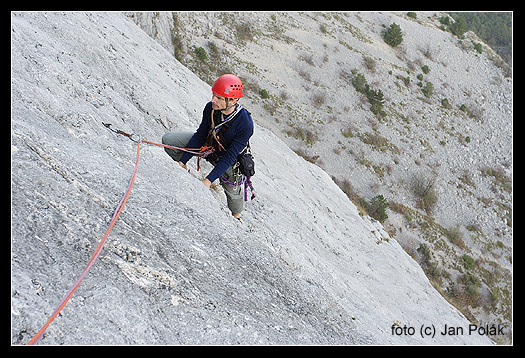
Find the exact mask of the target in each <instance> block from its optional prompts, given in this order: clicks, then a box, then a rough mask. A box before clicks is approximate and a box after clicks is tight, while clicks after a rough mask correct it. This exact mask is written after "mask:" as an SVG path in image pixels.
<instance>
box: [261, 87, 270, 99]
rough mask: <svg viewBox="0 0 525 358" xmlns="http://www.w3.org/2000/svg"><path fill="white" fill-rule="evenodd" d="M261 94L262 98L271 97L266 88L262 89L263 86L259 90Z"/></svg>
mask: <svg viewBox="0 0 525 358" xmlns="http://www.w3.org/2000/svg"><path fill="white" fill-rule="evenodd" d="M259 94H260V95H261V98H262V99H267V98H270V94H269V93H268V91H267V90H265V89H262V88H261V89H260V90H259Z"/></svg>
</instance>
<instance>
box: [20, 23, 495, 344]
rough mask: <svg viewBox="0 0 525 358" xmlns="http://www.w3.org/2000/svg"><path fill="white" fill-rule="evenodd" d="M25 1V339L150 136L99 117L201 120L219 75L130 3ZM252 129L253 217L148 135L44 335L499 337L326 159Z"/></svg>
mask: <svg viewBox="0 0 525 358" xmlns="http://www.w3.org/2000/svg"><path fill="white" fill-rule="evenodd" d="M11 16H12V18H11V19H12V28H11V31H12V32H11V36H12V55H11V56H12V57H11V63H12V93H11V96H12V119H11V121H12V139H11V156H12V175H11V190H12V229H11V231H12V239H11V240H12V241H11V245H12V246H11V250H12V264H11V270H12V277H11V292H12V293H11V310H12V316H11V317H12V322H11V324H12V326H11V336H12V338H11V341H12V344H24V343H27V342H28V341H29V339H30V338H31V337H32V336H33V335H34V334H35V333H36V332H37V331H38V330H39V329H40V327H41V326H42V325H43V324H44V323H45V322H46V320H47V318H48V317H49V316H50V315H51V313H52V311H53V309H54V308H55V306H56V305H57V304H58V302H59V301H60V299H61V298H62V297H63V295H64V294H65V293H66V292H67V291H68V290H69V288H70V287H71V285H72V284H73V283H74V282H75V280H76V279H77V278H78V276H79V275H80V273H81V271H82V269H83V268H84V267H85V266H86V265H87V263H88V260H89V258H90V256H91V255H92V253H93V251H94V249H95V247H96V246H97V245H98V242H99V241H100V239H101V236H102V235H103V233H104V232H105V230H106V228H107V226H108V223H109V220H110V217H111V214H112V212H113V209H114V208H115V206H116V205H117V204H118V201H119V199H120V197H121V196H122V194H123V193H124V191H125V188H126V186H127V183H128V180H129V177H130V175H131V172H132V170H133V165H134V160H135V155H136V149H137V144H136V143H134V142H132V141H130V140H128V139H127V138H125V137H123V136H117V135H115V134H114V133H112V132H110V131H108V130H107V129H106V128H104V127H103V126H102V125H101V121H104V122H110V123H113V125H114V126H115V127H118V128H120V129H122V130H124V131H127V132H132V133H137V134H140V135H142V136H143V137H144V138H145V139H148V140H151V141H156V142H158V141H160V137H161V136H162V135H163V133H165V132H166V131H172V130H194V129H195V128H196V126H197V125H198V123H199V122H200V117H201V112H202V109H203V108H204V105H205V104H206V102H207V101H209V100H210V87H209V86H208V85H207V84H206V83H204V82H202V81H201V80H199V79H198V78H197V77H196V76H195V75H194V74H193V73H192V72H190V71H189V70H188V69H187V68H185V67H184V66H182V65H181V64H180V63H178V62H177V61H176V60H174V59H173V57H172V55H171V54H170V53H169V52H168V51H167V50H166V49H164V48H163V47H162V46H161V45H159V44H158V43H157V42H155V41H154V40H152V39H151V38H150V37H149V36H148V35H147V34H146V33H145V32H143V31H142V30H141V29H140V28H139V27H138V26H136V25H135V24H134V23H133V22H132V21H131V20H130V19H128V18H127V17H126V16H124V15H122V14H118V13H110V14H105V13H93V14H91V13H36V14H35V13H13V14H12V15H11ZM248 109H249V108H248ZM255 121H256V122H257V118H255ZM251 145H252V150H253V152H254V154H255V157H256V166H257V167H256V170H257V174H256V176H255V177H254V178H253V183H254V186H255V189H256V193H257V198H256V199H255V200H254V201H253V202H249V203H248V204H247V207H246V210H245V212H244V218H245V221H244V223H243V224H240V223H238V222H237V221H236V220H234V219H232V218H231V216H230V214H229V212H228V210H227V209H226V205H225V198H224V194H223V193H222V192H221V191H220V190H219V189H217V190H210V189H207V188H205V187H204V186H203V185H202V184H201V183H200V180H198V179H197V178H195V176H193V175H191V174H189V173H187V172H186V171H184V170H183V169H181V168H180V167H179V166H178V165H177V164H176V163H174V162H173V161H172V160H171V159H170V158H169V157H168V156H167V155H166V154H165V153H164V151H163V150H162V149H161V148H158V147H154V146H147V145H145V144H142V145H141V152H140V164H139V168H138V174H137V178H136V181H135V186H134V188H133V191H132V193H131V196H130V198H129V200H128V202H127V204H126V207H125V208H124V211H123V212H122V214H121V216H120V218H119V220H118V221H117V224H116V225H115V227H114V229H113V231H112V232H111V235H110V237H109V239H108V242H107V244H106V247H105V248H104V252H103V253H102V255H101V256H100V257H99V259H98V261H97V262H96V263H95V265H94V266H93V268H92V269H91V271H90V273H89V274H88V275H87V277H86V278H85V279H84V281H83V282H82V284H81V285H80V288H79V289H78V290H77V291H76V293H75V295H74V296H73V298H72V299H71V300H70V302H69V303H68V305H67V306H66V307H65V308H64V310H63V311H62V314H61V315H60V316H58V317H57V318H56V319H55V321H54V322H53V323H52V324H51V325H50V326H49V328H48V329H47V331H46V333H45V335H44V337H43V338H42V340H41V341H40V344H43V345H45V344H163V345H166V344H492V341H491V340H490V339H489V338H488V337H487V336H486V335H480V334H468V332H469V331H468V327H469V321H468V320H467V319H465V317H464V316H463V315H462V314H461V313H459V312H458V311H457V310H456V309H455V308H454V307H453V306H452V305H450V304H449V303H448V302H447V301H446V300H445V299H443V298H442V297H441V296H440V294H439V293H438V292H437V291H436V290H435V289H434V288H433V287H432V285H431V284H430V283H429V281H428V279H427V278H426V277H425V275H424V273H423V271H422V270H421V268H420V267H419V266H418V264H417V263H416V262H415V261H414V260H413V259H412V258H411V257H410V256H409V255H407V254H406V253H405V252H404V251H403V249H402V248H401V246H400V245H399V244H398V243H397V242H396V241H395V240H393V239H389V238H388V237H387V234H386V233H385V232H384V231H383V230H382V228H381V227H380V226H379V225H377V224H376V223H374V222H372V221H371V220H370V219H369V218H366V217H365V218H363V217H361V216H360V215H359V214H358V211H357V209H356V207H355V206H354V205H353V204H352V203H351V202H350V201H349V200H348V198H347V197H346V196H345V194H344V193H343V192H342V191H341V190H340V189H339V188H338V187H337V185H335V184H334V182H333V181H332V180H331V178H330V177H329V176H328V175H327V174H326V173H325V172H324V171H323V170H321V169H320V168H319V167H317V166H315V165H312V164H310V163H308V162H306V161H304V160H303V159H302V158H300V157H298V156H297V155H296V154H295V153H294V152H293V151H291V150H290V149H289V148H288V147H287V146H286V145H285V144H284V143H283V142H282V141H281V140H279V139H278V138H277V137H276V136H275V135H274V134H272V133H271V132H270V131H268V130H266V129H264V128H262V127H260V126H256V131H255V135H254V137H253V140H252V141H251ZM194 163H195V161H193V162H192V164H194ZM209 169H210V168H209V165H205V166H204V168H202V169H201V170H202V171H203V172H204V173H205V172H206V171H207V170H209ZM192 170H193V171H194V169H193V168H192ZM199 175H200V173H199ZM445 324H446V325H448V326H450V327H461V328H462V329H463V330H464V334H458V335H441V334H439V332H440V331H441V330H442V329H443V327H444V326H445ZM423 325H424V326H428V327H430V326H431V325H434V327H435V329H436V330H437V331H436V335H435V337H433V338H431V337H425V338H422V337H421V335H420V328H421V327H422V326H423ZM397 327H400V329H399V330H397ZM405 327H406V328H409V327H413V328H414V332H415V334H413V335H411V334H409V333H410V332H411V331H410V330H408V331H407V329H405V330H404V333H401V334H397V333H399V332H398V331H401V330H402V329H401V328H405ZM393 331H394V332H395V333H394V334H393Z"/></svg>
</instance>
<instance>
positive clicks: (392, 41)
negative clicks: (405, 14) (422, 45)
mask: <svg viewBox="0 0 525 358" xmlns="http://www.w3.org/2000/svg"><path fill="white" fill-rule="evenodd" d="M383 39H384V40H385V42H386V43H387V44H389V45H390V46H392V47H396V46H398V45H399V44H400V43H401V42H403V34H402V33H401V27H399V25H398V24H396V23H395V22H394V23H393V24H392V25H390V28H389V29H388V30H386V31H384V32H383Z"/></svg>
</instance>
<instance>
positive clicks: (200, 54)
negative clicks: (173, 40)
mask: <svg viewBox="0 0 525 358" xmlns="http://www.w3.org/2000/svg"><path fill="white" fill-rule="evenodd" d="M195 55H196V56H197V58H198V59H199V60H201V61H202V62H204V61H206V59H207V58H208V54H207V53H206V50H205V49H204V48H202V47H197V48H195Z"/></svg>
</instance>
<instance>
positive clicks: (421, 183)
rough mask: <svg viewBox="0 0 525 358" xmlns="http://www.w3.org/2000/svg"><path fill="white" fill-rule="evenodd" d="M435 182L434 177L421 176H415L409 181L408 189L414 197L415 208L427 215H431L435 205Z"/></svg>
mask: <svg viewBox="0 0 525 358" xmlns="http://www.w3.org/2000/svg"><path fill="white" fill-rule="evenodd" d="M435 182H436V178H435V177H427V176H424V175H422V174H415V175H414V176H412V179H411V181H410V189H411V191H412V193H413V194H414V195H415V196H416V204H417V207H418V208H420V209H422V210H425V211H426V212H427V213H431V212H432V210H433V209H434V206H435V205H436V203H437V193H436V189H435Z"/></svg>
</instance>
